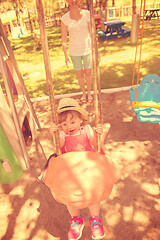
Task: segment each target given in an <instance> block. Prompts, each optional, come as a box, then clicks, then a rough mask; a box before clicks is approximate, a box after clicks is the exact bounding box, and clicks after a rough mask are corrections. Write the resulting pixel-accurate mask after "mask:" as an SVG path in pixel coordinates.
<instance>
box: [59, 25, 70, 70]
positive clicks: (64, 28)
mask: <svg viewBox="0 0 160 240" xmlns="http://www.w3.org/2000/svg"><path fill="white" fill-rule="evenodd" d="M67 32H68V31H67V26H66V25H65V24H64V23H63V21H61V35H62V48H63V52H64V56H65V63H66V66H67V68H68V67H69V66H68V63H70V59H69V57H68V54H67Z"/></svg>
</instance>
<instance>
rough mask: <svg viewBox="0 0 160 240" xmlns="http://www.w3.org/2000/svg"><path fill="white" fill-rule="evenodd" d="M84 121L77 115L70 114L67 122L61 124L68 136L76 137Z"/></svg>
mask: <svg viewBox="0 0 160 240" xmlns="http://www.w3.org/2000/svg"><path fill="white" fill-rule="evenodd" d="M81 123H82V119H81V118H79V117H78V116H77V115H76V114H74V115H71V114H68V115H67V118H66V120H65V121H63V122H62V123H61V127H62V129H63V131H64V132H65V133H66V134H70V135H74V134H75V133H76V132H78V131H79V129H80V126H81Z"/></svg>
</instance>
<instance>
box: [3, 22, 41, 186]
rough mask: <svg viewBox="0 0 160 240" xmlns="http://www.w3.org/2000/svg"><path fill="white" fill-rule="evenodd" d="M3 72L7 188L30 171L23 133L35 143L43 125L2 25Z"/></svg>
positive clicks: (4, 160)
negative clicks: (26, 133) (38, 130)
mask: <svg viewBox="0 0 160 240" xmlns="http://www.w3.org/2000/svg"><path fill="white" fill-rule="evenodd" d="M0 72H1V74H2V77H3V80H4V85H5V89H6V95H4V93H3V92H2V89H1V87H0V140H1V144H0V183H2V184H4V183H12V182H14V181H16V180H17V179H18V178H19V177H20V176H21V175H22V173H23V171H25V170H27V169H29V156H28V153H27V150H26V144H25V139H24V135H23V133H24V132H26V131H28V132H29V133H30V135H31V136H30V137H31V138H32V140H34V139H36V137H37V127H38V128H40V125H39V121H38V118H37V117H36V114H35V112H34V109H33V106H32V103H31V101H30V98H29V95H28V93H27V90H26V88H25V85H24V82H23V79H22V77H21V75H20V72H19V70H18V66H17V64H16V60H15V58H14V55H13V52H12V49H11V47H10V44H9V40H8V39H7V35H6V32H5V30H4V28H3V25H2V22H1V21H0ZM36 125H37V126H36ZM8 153H9V155H8ZM17 167H18V168H17ZM17 169H19V170H17ZM17 171H18V172H19V174H17Z"/></svg>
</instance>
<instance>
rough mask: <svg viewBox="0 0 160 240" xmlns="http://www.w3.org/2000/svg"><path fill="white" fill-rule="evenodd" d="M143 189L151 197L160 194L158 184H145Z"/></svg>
mask: <svg viewBox="0 0 160 240" xmlns="http://www.w3.org/2000/svg"><path fill="white" fill-rule="evenodd" d="M141 187H142V189H143V190H145V191H146V192H147V193H149V194H151V195H158V194H159V187H158V185H157V184H151V183H143V184H142V185H141Z"/></svg>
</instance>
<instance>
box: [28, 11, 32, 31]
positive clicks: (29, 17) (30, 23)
mask: <svg viewBox="0 0 160 240" xmlns="http://www.w3.org/2000/svg"><path fill="white" fill-rule="evenodd" d="M27 11H28V19H29V26H30V31H31V33H33V27H32V22H31V16H30V12H29V10H27Z"/></svg>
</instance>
